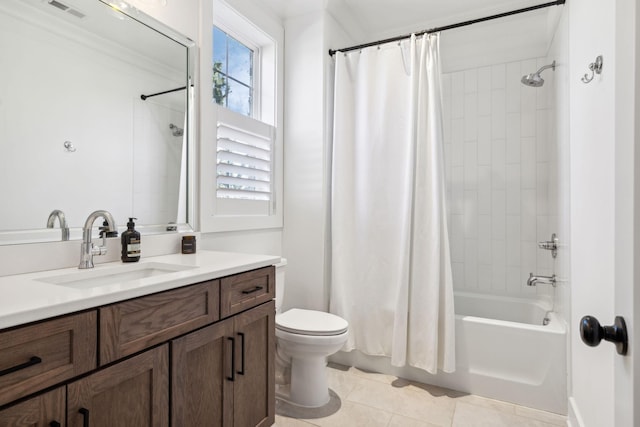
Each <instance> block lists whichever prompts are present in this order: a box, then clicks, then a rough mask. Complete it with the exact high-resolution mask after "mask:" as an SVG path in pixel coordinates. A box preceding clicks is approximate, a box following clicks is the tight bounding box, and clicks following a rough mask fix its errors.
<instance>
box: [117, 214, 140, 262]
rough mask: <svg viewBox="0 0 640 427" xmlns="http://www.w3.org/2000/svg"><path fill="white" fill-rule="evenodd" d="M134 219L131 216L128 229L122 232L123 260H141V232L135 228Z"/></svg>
mask: <svg viewBox="0 0 640 427" xmlns="http://www.w3.org/2000/svg"><path fill="white" fill-rule="evenodd" d="M134 219H138V218H129V222H128V223H127V230H126V231H124V232H123V233H122V237H121V239H122V257H121V259H122V262H138V261H140V233H138V232H137V231H136V230H135V228H134V227H135V226H136V224H135V223H134V222H133V220H134Z"/></svg>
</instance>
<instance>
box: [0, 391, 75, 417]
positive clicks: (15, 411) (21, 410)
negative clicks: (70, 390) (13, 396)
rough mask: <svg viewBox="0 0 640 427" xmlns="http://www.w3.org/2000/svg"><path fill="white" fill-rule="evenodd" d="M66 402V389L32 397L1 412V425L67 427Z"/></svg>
mask: <svg viewBox="0 0 640 427" xmlns="http://www.w3.org/2000/svg"><path fill="white" fill-rule="evenodd" d="M64 400H65V392H64V387H59V388H56V389H55V390H52V391H50V392H47V393H45V394H41V395H40V396H36V397H32V398H31V399H29V400H26V401H24V402H22V403H19V404H17V405H14V406H11V407H9V408H7V409H3V410H2V411H0V425H1V426H3V427H26V426H29V427H64V426H65V425H66V424H65V401H64Z"/></svg>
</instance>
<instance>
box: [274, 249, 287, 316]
mask: <svg viewBox="0 0 640 427" xmlns="http://www.w3.org/2000/svg"><path fill="white" fill-rule="evenodd" d="M275 267H276V313H281V311H282V300H283V298H284V272H285V270H286V267H287V260H286V258H280V262H279V263H278V264H276V265H275Z"/></svg>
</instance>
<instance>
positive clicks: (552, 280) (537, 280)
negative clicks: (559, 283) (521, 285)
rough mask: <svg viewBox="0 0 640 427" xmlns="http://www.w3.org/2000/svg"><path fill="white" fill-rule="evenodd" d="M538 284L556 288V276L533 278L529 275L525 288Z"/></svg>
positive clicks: (531, 274)
mask: <svg viewBox="0 0 640 427" xmlns="http://www.w3.org/2000/svg"><path fill="white" fill-rule="evenodd" d="M538 283H544V284H547V285H552V286H556V275H555V274H554V275H552V276H534V275H533V273H529V278H528V279H527V286H536V285H537V284H538Z"/></svg>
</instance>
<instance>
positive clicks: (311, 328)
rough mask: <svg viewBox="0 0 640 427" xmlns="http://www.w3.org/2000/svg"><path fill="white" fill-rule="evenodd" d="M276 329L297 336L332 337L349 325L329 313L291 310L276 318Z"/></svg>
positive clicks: (342, 331)
mask: <svg viewBox="0 0 640 427" xmlns="http://www.w3.org/2000/svg"><path fill="white" fill-rule="evenodd" d="M276 329H279V330H281V331H286V332H289V333H291V334H298V335H311V336H333V335H340V334H343V333H345V332H346V331H347V329H349V323H348V322H347V321H346V320H344V319H343V318H341V317H339V316H336V315H334V314H331V313H324V312H322V311H316V310H304V309H301V308H292V309H291V310H288V311H286V312H285V313H282V314H279V315H277V316H276Z"/></svg>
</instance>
